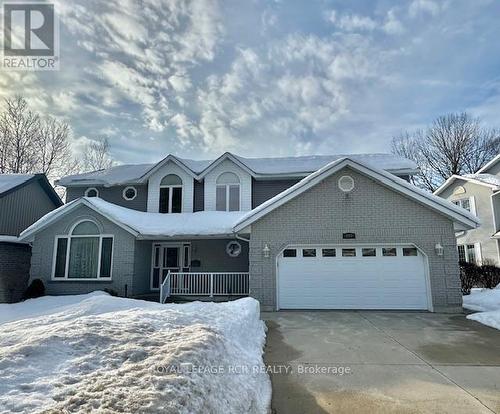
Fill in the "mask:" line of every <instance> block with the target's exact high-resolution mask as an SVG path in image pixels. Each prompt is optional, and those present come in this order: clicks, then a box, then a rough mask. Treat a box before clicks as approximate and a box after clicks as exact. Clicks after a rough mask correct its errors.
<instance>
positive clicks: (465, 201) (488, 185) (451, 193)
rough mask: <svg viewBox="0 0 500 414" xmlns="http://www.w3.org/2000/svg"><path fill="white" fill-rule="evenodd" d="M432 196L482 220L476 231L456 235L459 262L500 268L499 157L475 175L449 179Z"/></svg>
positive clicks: (454, 176)
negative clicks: (487, 264) (442, 199)
mask: <svg viewBox="0 0 500 414" xmlns="http://www.w3.org/2000/svg"><path fill="white" fill-rule="evenodd" d="M434 194H435V195H437V196H439V197H442V198H444V199H446V200H449V201H451V202H452V203H454V204H456V205H457V206H460V207H462V208H464V209H465V210H467V211H469V212H471V213H472V214H474V215H475V216H477V217H478V218H479V220H480V221H481V225H480V226H479V227H478V228H477V229H472V230H463V231H459V232H457V234H456V236H457V245H458V255H459V259H460V260H461V261H464V262H471V263H476V264H480V263H491V264H496V265H500V246H499V240H498V239H499V238H500V235H499V234H498V233H499V230H500V155H497V156H496V157H495V158H494V159H492V160H491V161H490V162H489V163H487V164H486V165H485V166H484V167H483V168H481V169H480V170H479V171H477V172H476V173H475V174H466V175H453V176H451V177H450V178H449V179H448V180H446V181H445V182H444V183H443V185H441V187H439V188H438V189H437V190H436V191H435V192H434Z"/></svg>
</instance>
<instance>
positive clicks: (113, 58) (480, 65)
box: [0, 0, 500, 163]
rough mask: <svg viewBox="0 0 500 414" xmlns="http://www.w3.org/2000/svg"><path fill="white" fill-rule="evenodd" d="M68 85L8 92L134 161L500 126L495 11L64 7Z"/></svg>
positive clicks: (254, 4) (193, 4) (344, 146)
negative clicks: (453, 124) (464, 124)
mask: <svg viewBox="0 0 500 414" xmlns="http://www.w3.org/2000/svg"><path fill="white" fill-rule="evenodd" d="M56 10H57V13H58V15H59V17H60V20H61V24H60V35H61V61H60V71H58V72H37V73H33V72H11V73H9V72H0V95H1V96H8V95H13V94H14V93H16V92H22V93H23V94H24V95H25V96H26V97H27V98H28V99H29V101H30V102H31V104H32V106H33V107H35V108H36V109H38V110H40V111H43V112H45V113H50V114H52V115H55V116H58V117H63V118H65V119H66V120H67V121H68V122H69V123H70V124H71V125H72V127H73V130H74V141H75V148H80V147H81V146H82V144H83V143H85V142H88V140H90V139H95V138H96V137H101V136H106V137H108V138H109V140H110V142H111V145H112V150H113V151H112V152H113V154H112V155H113V157H114V158H115V159H116V160H118V161H119V162H124V163H130V162H133V163H138V162H150V161H156V160H158V159H160V158H162V157H163V156H164V155H166V154H168V153H174V154H177V155H180V156H183V157H191V158H207V157H214V156H217V155H219V154H220V153H222V152H224V151H232V152H235V153H237V154H240V155H244V156H261V155H295V154H315V153H317V154H329V153H349V152H356V153H359V152H374V151H377V152H387V151H389V148H390V140H391V137H392V136H393V135H395V134H398V133H400V132H401V131H403V130H406V129H410V130H411V129H414V128H419V127H422V126H424V125H426V124H428V123H429V122H430V121H431V120H432V119H433V118H435V117H436V116H437V115H440V114H444V113H447V112H452V111H462V110H467V111H470V112H471V113H473V114H474V115H477V116H480V117H481V118H482V119H483V120H484V122H485V123H486V124H487V125H488V126H492V127H499V126H500V116H499V114H500V40H499V39H500V24H499V20H498V16H499V15H500V2H498V1H495V0H474V1H470V0H446V1H437V0H408V1H389V0H377V1H375V0H366V1H362V0H359V1H351V0H335V1H333V0H332V1H327V0H318V1H298V0H295V1H290V0H275V1H272V0H266V1H264V0H242V1H235V0H232V1H226V2H224V1H217V0H192V1H190V0H141V1H140V0H106V1H102V0H78V1H76V0H73V1H67V0H61V1H60V2H56Z"/></svg>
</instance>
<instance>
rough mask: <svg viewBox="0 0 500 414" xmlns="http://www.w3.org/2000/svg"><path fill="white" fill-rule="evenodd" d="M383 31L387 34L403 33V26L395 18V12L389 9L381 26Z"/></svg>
mask: <svg viewBox="0 0 500 414" xmlns="http://www.w3.org/2000/svg"><path fill="white" fill-rule="evenodd" d="M383 29H384V31H385V32H386V33H388V34H392V35H395V34H401V33H403V32H404V28H403V24H402V23H401V21H399V20H398V18H397V17H396V12H395V10H394V9H391V10H389V11H388V12H387V16H386V19H385V22H384V25H383Z"/></svg>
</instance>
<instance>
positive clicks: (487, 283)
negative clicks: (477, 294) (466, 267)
mask: <svg viewBox="0 0 500 414" xmlns="http://www.w3.org/2000/svg"><path fill="white" fill-rule="evenodd" d="M499 283H500V268H499V267H496V266H492V265H483V266H481V285H482V286H483V287H485V288H487V289H493V288H495V287H496V286H497V285H498V284H499Z"/></svg>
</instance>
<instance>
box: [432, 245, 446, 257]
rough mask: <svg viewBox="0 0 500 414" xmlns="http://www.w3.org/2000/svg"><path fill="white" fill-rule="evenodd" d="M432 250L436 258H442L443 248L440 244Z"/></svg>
mask: <svg viewBox="0 0 500 414" xmlns="http://www.w3.org/2000/svg"><path fill="white" fill-rule="evenodd" d="M434 250H435V251H436V254H437V255H438V256H442V255H443V254H444V247H443V246H442V245H441V243H436V245H435V246H434Z"/></svg>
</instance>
